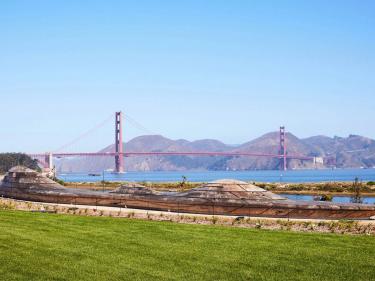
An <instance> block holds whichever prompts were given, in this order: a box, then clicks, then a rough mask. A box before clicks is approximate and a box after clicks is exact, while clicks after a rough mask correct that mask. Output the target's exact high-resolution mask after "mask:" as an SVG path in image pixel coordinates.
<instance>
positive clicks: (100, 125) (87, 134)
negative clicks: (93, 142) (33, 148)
mask: <svg viewBox="0 0 375 281" xmlns="http://www.w3.org/2000/svg"><path fill="white" fill-rule="evenodd" d="M112 117H113V114H111V115H109V116H108V117H107V118H106V119H105V120H103V121H102V122H100V123H99V124H97V125H96V126H95V127H93V128H91V129H90V130H88V131H86V132H84V133H83V134H81V135H79V136H78V137H76V138H75V139H73V140H72V141H70V142H68V143H66V144H64V145H62V146H61V147H59V148H58V149H56V150H54V151H53V153H56V152H59V151H62V150H65V149H66V148H68V147H70V146H72V145H74V144H76V143H77V142H79V141H80V140H82V139H84V138H86V137H87V136H89V135H91V134H92V133H94V132H95V131H96V130H98V129H100V128H102V127H103V126H104V125H105V124H107V123H108V122H109V121H112Z"/></svg>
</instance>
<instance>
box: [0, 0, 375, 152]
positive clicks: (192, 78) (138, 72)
mask: <svg viewBox="0 0 375 281" xmlns="http://www.w3.org/2000/svg"><path fill="white" fill-rule="evenodd" d="M116 110H122V111H124V112H126V113H127V114H129V115H130V116H132V117H133V118H134V119H136V120H138V121H139V122H140V123H141V124H143V126H145V127H146V128H148V129H149V130H151V131H152V132H155V133H160V134H163V135H165V136H167V137H170V138H173V139H178V138H186V139H189V140H193V139H200V138H216V139H220V140H222V141H224V142H226V143H232V144H236V143H241V142H245V141H248V140H250V139H252V138H255V137H257V136H260V135H261V134H263V133H266V132H269V131H274V130H277V128H278V126H279V125H285V126H286V127H287V129H288V130H289V131H291V132H293V133H294V134H296V135H297V136H299V137H307V136H311V135H318V134H325V135H328V136H333V135H341V136H346V135H348V134H350V133H354V134H361V135H365V136H368V137H372V138H375V130H374V129H375V127H374V126H375V125H374V120H375V1H343V0H340V1H315V0H314V1H312V0H311V1H264V0H262V1H250V0H244V1H227V0H225V1H218V0H212V1H202V0H199V1H191V0H189V1H108V0H106V1H75V0H74V1H66V0H65V1H50V0H48V1H36V0H33V1H32V0H25V1H16V0H2V1H1V2H0V120H1V126H0V129H1V130H0V151H27V152H42V151H49V150H54V149H56V148H58V147H60V146H61V145H63V144H64V143H67V142H69V141H70V140H72V139H74V138H75V137H77V136H78V135H80V134H81V133H83V132H85V131H86V130H88V129H90V128H92V127H94V126H95V125H96V124H98V123H100V122H101V121H102V120H104V119H106V118H107V117H108V116H109V115H111V114H113V112H114V111H116ZM144 133H145V132H143V131H142V130H138V129H137V128H136V127H134V126H133V125H131V124H129V122H127V123H126V124H125V139H129V138H132V137H135V136H137V135H140V134H144ZM112 142H113V121H112V120H110V121H109V123H107V124H106V125H105V126H103V127H102V128H101V129H100V130H98V131H96V132H95V133H93V134H91V135H90V136H89V137H87V138H85V139H84V140H82V141H81V142H80V143H77V144H76V145H75V146H74V147H72V148H70V150H81V151H95V150H98V149H100V148H102V147H103V146H106V145H107V144H110V143H112Z"/></svg>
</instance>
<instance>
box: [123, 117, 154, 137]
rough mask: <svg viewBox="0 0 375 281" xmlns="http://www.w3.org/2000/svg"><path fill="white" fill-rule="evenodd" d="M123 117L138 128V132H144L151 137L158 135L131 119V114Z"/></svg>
mask: <svg viewBox="0 0 375 281" xmlns="http://www.w3.org/2000/svg"><path fill="white" fill-rule="evenodd" d="M122 114H123V116H124V117H125V118H126V121H127V122H129V123H130V124H132V125H133V126H134V127H136V128H137V129H138V130H140V131H143V132H145V133H147V134H149V135H156V133H155V132H153V131H151V130H149V129H147V128H146V127H145V126H143V125H142V124H141V123H139V122H138V121H137V120H135V119H134V118H133V117H131V116H130V115H129V114H126V113H124V112H123V113H122Z"/></svg>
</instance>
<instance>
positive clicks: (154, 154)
mask: <svg viewBox="0 0 375 281" xmlns="http://www.w3.org/2000/svg"><path fill="white" fill-rule="evenodd" d="M28 155H29V156H31V157H43V156H46V153H37V154H28ZM52 155H53V157H57V158H59V157H60V158H62V157H76V156H78V157H85V156H86V157H87V156H118V155H123V156H124V157H131V156H227V157H230V156H234V157H236V156H237V157H240V156H244V157H270V158H278V159H280V158H284V157H286V158H288V159H298V160H314V157H313V156H301V155H288V154H287V155H281V154H269V153H250V152H203V151H195V152H175V151H168V152H122V153H119V152H72V153H52Z"/></svg>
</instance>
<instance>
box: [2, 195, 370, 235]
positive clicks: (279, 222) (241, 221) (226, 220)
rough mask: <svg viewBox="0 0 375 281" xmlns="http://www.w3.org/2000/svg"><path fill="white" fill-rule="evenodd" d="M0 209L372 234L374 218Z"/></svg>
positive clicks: (12, 204)
mask: <svg viewBox="0 0 375 281" xmlns="http://www.w3.org/2000/svg"><path fill="white" fill-rule="evenodd" d="M0 210H21V211H30V212H42V213H57V214H70V215H79V216H98V217H103V216H104V217H114V218H130V219H141V220H152V221H169V222H174V223H185V224H202V225H221V226H228V227H242V228H257V229H267V230H288V231H299V232H321V233H340V234H357V235H359V234H362V235H375V221H371V220H369V221H355V220H338V221H333V220H301V219H298V220H297V219H293V220H292V219H290V220H288V219H275V218H254V217H233V216H220V215H215V216H211V215H199V214H184V213H172V212H159V211H149V210H138V209H127V208H115V207H100V206H82V205H65V204H49V203H37V202H28V201H20V200H13V199H6V198H1V199H0Z"/></svg>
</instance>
